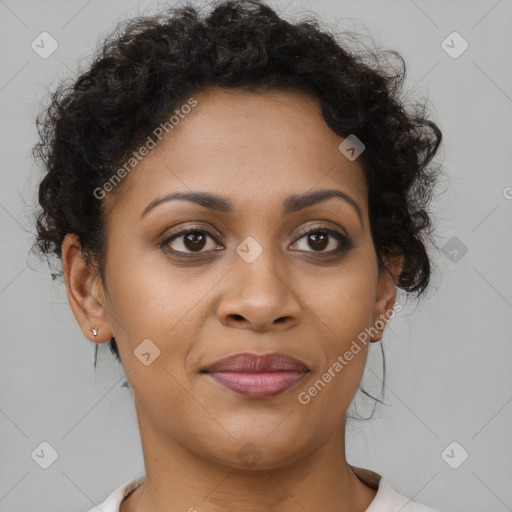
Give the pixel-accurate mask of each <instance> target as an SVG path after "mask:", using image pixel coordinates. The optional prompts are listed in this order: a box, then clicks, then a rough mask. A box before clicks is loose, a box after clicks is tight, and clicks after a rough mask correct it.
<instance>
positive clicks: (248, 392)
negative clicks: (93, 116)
mask: <svg viewBox="0 0 512 512" xmlns="http://www.w3.org/2000/svg"><path fill="white" fill-rule="evenodd" d="M208 375H210V377H212V378H213V379H214V380H215V381H216V382H218V383H219V384H222V385H223V386H225V387H227V388H229V389H231V390H232V391H235V392H236V393H239V394H240V395H244V396H249V397H253V398H265V397H269V396H275V395H279V394H280V393H283V392H284V391H286V390H287V389H290V388H291V387H293V386H294V385H295V384H296V383H297V382H299V381H300V380H301V379H302V378H303V377H304V375H306V372H300V371H290V370H288V371H282V372H279V371H278V372H266V373H264V372H261V373H248V372H214V373H209V374H208Z"/></svg>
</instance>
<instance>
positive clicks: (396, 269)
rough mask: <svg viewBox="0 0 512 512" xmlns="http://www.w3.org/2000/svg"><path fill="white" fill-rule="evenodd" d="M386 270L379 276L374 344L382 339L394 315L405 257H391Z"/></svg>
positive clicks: (372, 339) (386, 262)
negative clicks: (397, 288)
mask: <svg viewBox="0 0 512 512" xmlns="http://www.w3.org/2000/svg"><path fill="white" fill-rule="evenodd" d="M384 266H385V268H384V269H383V270H382V271H381V273H380V276H379V284H378V288H377V296H376V299H375V308H374V317H373V324H372V327H374V329H373V331H374V332H377V333H376V334H375V335H374V336H372V337H371V341H372V342H377V341H380V340H381V339H382V336H383V334H384V327H385V325H386V324H387V322H388V321H389V318H390V317H391V315H392V313H393V307H394V305H395V302H396V287H397V282H398V278H399V276H400V273H401V272H402V268H403V255H396V256H389V257H388V258H387V259H386V260H385V262H384Z"/></svg>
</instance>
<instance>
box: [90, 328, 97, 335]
mask: <svg viewBox="0 0 512 512" xmlns="http://www.w3.org/2000/svg"><path fill="white" fill-rule="evenodd" d="M91 332H92V335H93V336H94V337H96V336H97V335H98V329H95V328H94V327H93V328H92V329H91Z"/></svg>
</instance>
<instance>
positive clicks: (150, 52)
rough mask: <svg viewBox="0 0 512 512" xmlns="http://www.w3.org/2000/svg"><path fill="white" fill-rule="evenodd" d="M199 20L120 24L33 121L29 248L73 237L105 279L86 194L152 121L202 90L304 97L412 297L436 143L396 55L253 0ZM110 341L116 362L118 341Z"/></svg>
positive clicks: (380, 249)
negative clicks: (32, 235)
mask: <svg viewBox="0 0 512 512" xmlns="http://www.w3.org/2000/svg"><path fill="white" fill-rule="evenodd" d="M202 14H203V13H201V11H200V10H198V9H197V8H196V7H193V6H192V5H181V6H174V7H172V8H168V9H167V10H165V11H163V12H160V13H158V14H156V15H154V16H150V17H149V16H145V17H142V16H141V17H136V18H133V19H130V20H125V21H122V22H121V23H119V24H118V25H117V27H116V29H115V30H114V31H113V32H112V33H110V35H108V36H107V37H106V38H105V40H104V41H103V43H102V45H101V47H100V48H99V49H98V50H97V51H96V53H95V54H94V57H93V61H92V63H91V65H90V66H89V67H88V69H87V71H85V72H84V73H82V74H80V75H79V76H78V77H77V78H76V79H74V80H73V81H72V82H71V83H65V82H63V83H61V84H60V85H59V86H58V87H57V89H56V90H55V91H54V92H53V93H52V94H51V97H50V101H49V105H48V106H47V108H45V110H44V111H43V112H42V113H41V114H40V115H39V116H38V117H37V120H36V126H37V129H38V133H39V136H40V141H39V142H38V143H37V144H36V145H35V146H34V148H33V155H34V157H35V158H36V159H39V160H41V161H42V163H43V167H44V169H45V171H46V174H45V176H44V178H43V179H42V181H41V183H40V185H39V194H38V196H39V203H40V206H41V207H42V210H41V211H40V212H39V213H38V215H37V237H36V246H37V248H38V250H39V251H41V252H42V253H44V254H47V255H50V254H52V255H54V256H57V257H58V258H61V257H62V254H61V244H62V241H63V239H64V237H65V235H66V234H67V233H75V234H77V236H78V238H79V240H80V242H81V245H82V250H83V253H84V257H85V259H86V261H87V262H88V264H93V262H95V263H97V264H98V268H99V271H100V274H101V276H102V278H104V274H103V266H104V262H105V248H106V243H105V242H106V240H105V236H106V235H105V229H104V228H105V220H106V218H107V215H108V212H107V206H106V203H105V201H98V200H97V199H95V196H94V190H95V189H96V188H97V187H98V186H100V185H101V184H103V183H104V182H105V181H106V180H108V178H109V177H111V176H112V173H113V171H114V170H115V169H117V168H118V166H119V165H121V164H122V162H125V161H126V158H127V156H128V155H130V154H131V153H132V152H133V151H134V149H135V148H136V147H138V146H139V144H141V143H142V142H143V141H144V139H146V137H147V135H148V133H151V131H152V130H153V129H154V127H155V126H157V125H158V124H159V123H161V122H162V121H163V120H164V119H166V118H167V117H168V116H169V114H170V113H172V112H173V111H174V110H175V109H176V107H177V106H179V105H181V104H182V103H183V102H184V101H185V99H186V98H188V97H190V95H191V94H194V93H198V92H200V91H201V90H205V89H207V88H208V87H212V86H218V87H223V88H233V89H240V90H246V91H262V92H264V91H268V90H281V91H300V92H305V93H307V94H309V95H310V96H312V97H314V98H315V99H317V100H318V101H319V102H320V105H321V108H322V115H323V117H324V119H325V121H326V123H327V124H328V125H329V127H330V128H331V129H332V130H333V131H334V132H335V133H337V134H339V135H340V136H342V137H347V136H349V135H351V134H353V135H355V136H356V137H357V138H358V139H360V140H361V141H362V142H363V143H364V145H365V150H364V152H363V153H362V155H361V156H360V157H359V159H358V162H360V163H361V166H362V167H363V171H364V175H365V178H366V180H367V183H368V190H369V197H368V204H369V218H370V227H371V233H372V239H373V242H374V246H375V251H376V254H377V256H378V262H379V265H380V266H381V268H383V267H382V265H383V261H384V259H385V258H386V257H389V256H390V255H396V254H398V255H402V256H403V258H404V260H403V261H404V264H403V269H402V271H401V273H400V275H399V278H398V281H397V286H398V287H399V288H401V289H403V290H404V291H406V292H409V293H412V292H416V297H419V296H420V295H421V294H422V293H423V292H424V290H425V289H426V288H427V285H428V283H429V278H430V274H431V261H430V258H429V255H428V253H427V247H426V246H427V242H428V241H430V242H433V243H434V245H435V242H434V240H433V238H432V214H431V213H430V212H429V204H430V202H431V199H432V196H433V190H434V185H435V183H436V178H437V175H438V172H439V168H438V166H436V165H434V164H433V163H432V160H433V157H434V155H435V154H436V151H437V149H438V147H439V145H440V143H441V138H442V134H441V131H440V129H439V128H438V126H437V125H436V124H435V123H434V122H432V121H431V120H429V119H428V112H427V109H426V106H425V105H426V104H423V105H422V104H420V103H413V104H411V105H408V106H407V104H406V101H405V98H404V97H403V95H402V89H403V81H404V78H405V62H404V60H403V58H402V57H401V56H400V54H399V53H397V52H396V51H392V50H386V51H383V52H381V53H378V52H375V51H373V50H370V51H368V52H364V51H362V52H358V51H357V50H356V49H351V47H350V45H349V44H348V40H349V39H350V37H351V34H350V33H348V34H345V37H344V38H342V37H337V36H336V35H335V34H334V33H332V31H331V30H329V29H322V28H321V27H320V25H319V22H318V21H317V20H316V19H315V18H314V17H305V18H303V19H302V20H300V21H298V22H296V23H291V22H288V21H286V20H284V19H282V18H281V17H280V16H278V14H277V13H276V12H275V11H274V10H273V9H272V8H271V7H269V6H268V5H265V4H264V3H262V2H259V1H256V0H247V1H243V0H229V1H222V2H220V3H217V4H216V5H214V6H213V8H212V10H211V11H210V12H208V13H206V14H204V15H202ZM352 36H353V34H352ZM388 55H389V56H394V57H396V58H397V59H398V60H399V66H398V68H395V67H393V66H389V65H388V63H382V62H381V57H382V56H388ZM368 57H369V58H368ZM120 188H121V187H117V188H116V190H115V192H112V194H117V193H119V189H120ZM60 275H61V276H62V272H61V273H60ZM110 343H111V350H112V352H113V353H114V354H115V356H116V358H117V359H119V352H118V350H117V346H116V344H115V340H114V338H112V339H111V341H110Z"/></svg>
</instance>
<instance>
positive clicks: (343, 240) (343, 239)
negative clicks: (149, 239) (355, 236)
mask: <svg viewBox="0 0 512 512" xmlns="http://www.w3.org/2000/svg"><path fill="white" fill-rule="evenodd" d="M317 232H321V233H327V234H329V235H331V236H332V237H333V238H335V239H336V240H337V241H338V242H339V247H338V248H337V249H334V250H331V251H326V252H324V251H306V252H307V253H313V254H317V255H320V257H322V255H327V256H333V255H337V254H341V253H343V252H345V251H347V250H349V249H352V248H353V244H352V241H351V240H350V238H349V237H347V236H346V235H344V234H343V233H341V232H340V231H338V230H336V229H333V228H331V227H328V226H314V227H312V228H307V229H305V230H304V231H301V232H300V233H299V235H298V238H296V240H295V241H294V242H293V243H294V244H295V243H296V242H298V241H299V240H300V239H301V238H304V236H306V235H309V234H310V233H317ZM190 233H200V234H203V235H207V236H209V237H210V238H212V239H213V240H214V241H215V242H217V243H219V242H218V241H217V239H216V238H215V237H214V236H213V235H212V234H211V233H210V232H209V231H208V230H206V229H203V228H199V227H193V226H192V227H187V228H184V229H181V230H179V231H176V232H175V233H173V234H172V235H171V236H170V237H167V238H166V239H165V240H164V241H162V242H161V243H159V244H158V246H159V247H160V248H161V249H162V250H163V251H165V252H167V253H170V254H172V255H173V256H177V257H179V258H199V257H201V256H204V254H206V253H208V251H206V253H205V252H201V251H199V252H195V253H194V252H188V253H187V252H182V251H170V250H168V249H165V246H166V245H168V244H169V243H170V242H172V241H174V240H176V239H178V238H180V237H182V236H185V235H188V234H190Z"/></svg>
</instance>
